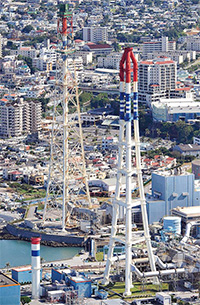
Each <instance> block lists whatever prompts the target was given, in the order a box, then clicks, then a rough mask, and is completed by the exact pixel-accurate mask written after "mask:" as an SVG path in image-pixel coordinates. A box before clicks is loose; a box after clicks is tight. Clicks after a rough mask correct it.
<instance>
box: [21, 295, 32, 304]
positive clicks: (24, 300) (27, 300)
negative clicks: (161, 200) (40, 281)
mask: <svg viewBox="0 0 200 305" xmlns="http://www.w3.org/2000/svg"><path fill="white" fill-rule="evenodd" d="M30 302H31V298H29V297H27V296H25V295H23V296H21V303H22V305H25V304H28V303H30Z"/></svg>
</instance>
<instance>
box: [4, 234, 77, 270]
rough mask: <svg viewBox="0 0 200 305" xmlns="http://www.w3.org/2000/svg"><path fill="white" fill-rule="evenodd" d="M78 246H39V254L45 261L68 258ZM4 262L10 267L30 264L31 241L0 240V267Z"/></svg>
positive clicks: (74, 252) (73, 254)
mask: <svg viewBox="0 0 200 305" xmlns="http://www.w3.org/2000/svg"><path fill="white" fill-rule="evenodd" d="M81 249H82V248H80V247H56V248H55V247H47V246H41V252H40V256H41V257H42V258H44V260H45V261H46V262H49V261H55V260H62V259H68V258H72V257H73V256H75V255H76V254H77V253H78V252H79V251H80V250H81ZM6 263H9V264H10V266H11V267H14V266H22V265H27V264H31V243H30V242H26V241H21V240H0V268H4V267H5V265H6Z"/></svg>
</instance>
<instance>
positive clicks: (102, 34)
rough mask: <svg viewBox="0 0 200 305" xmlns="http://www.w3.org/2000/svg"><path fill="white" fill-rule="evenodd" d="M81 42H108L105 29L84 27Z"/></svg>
mask: <svg viewBox="0 0 200 305" xmlns="http://www.w3.org/2000/svg"><path fill="white" fill-rule="evenodd" d="M83 40H84V41H91V42H94V43H97V42H99V41H107V40H108V31H107V27H84V28H83Z"/></svg>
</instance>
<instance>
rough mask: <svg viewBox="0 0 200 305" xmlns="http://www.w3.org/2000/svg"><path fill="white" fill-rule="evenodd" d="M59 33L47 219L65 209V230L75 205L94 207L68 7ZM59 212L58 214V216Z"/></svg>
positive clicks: (62, 10)
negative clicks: (92, 205)
mask: <svg viewBox="0 0 200 305" xmlns="http://www.w3.org/2000/svg"><path fill="white" fill-rule="evenodd" d="M58 32H59V33H61V37H62V48H61V50H60V53H61V55H62V60H61V62H62V73H61V76H60V79H58V81H57V97H56V100H55V101H54V115H53V119H52V131H51V155H50V165H49V176H48V182H47V194H46V200H45V207H44V212H43V220H44V221H45V220H46V219H47V218H49V217H52V215H51V214H52V209H53V208H54V209H56V210H57V211H54V215H55V216H56V217H59V209H60V208H61V207H62V230H65V224H66V222H68V223H69V219H70V214H71V212H72V210H73V208H74V207H75V206H78V205H81V203H82V201H83V200H84V201H87V203H88V207H89V208H91V200H90V193H89V188H88V183H87V176H86V167H85V156H84V147H83V134H82V128H81V117H80V106H79V93H78V86H77V80H76V69H75V66H74V67H73V68H74V69H72V67H71V61H69V60H68V59H69V56H71V55H70V54H72V53H73V46H72V36H73V15H72V13H71V12H69V11H68V5H67V4H60V10H59V18H58ZM56 212H57V214H55V213H56Z"/></svg>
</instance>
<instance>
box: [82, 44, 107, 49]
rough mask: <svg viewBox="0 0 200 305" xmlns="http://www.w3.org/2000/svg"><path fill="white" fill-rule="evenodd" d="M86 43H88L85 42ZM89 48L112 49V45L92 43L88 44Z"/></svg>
mask: <svg viewBox="0 0 200 305" xmlns="http://www.w3.org/2000/svg"><path fill="white" fill-rule="evenodd" d="M87 45H88V44H87ZM88 46H89V48H90V49H92V50H98V49H112V47H111V46H110V45H109V44H92V45H88Z"/></svg>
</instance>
